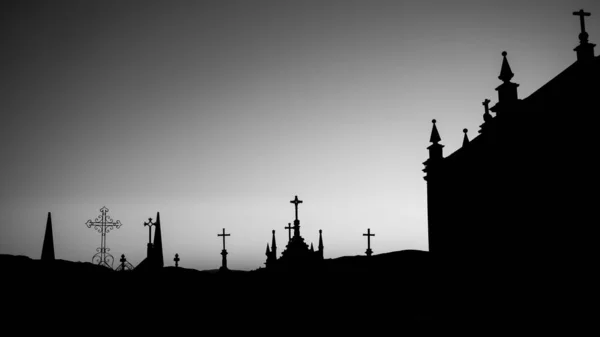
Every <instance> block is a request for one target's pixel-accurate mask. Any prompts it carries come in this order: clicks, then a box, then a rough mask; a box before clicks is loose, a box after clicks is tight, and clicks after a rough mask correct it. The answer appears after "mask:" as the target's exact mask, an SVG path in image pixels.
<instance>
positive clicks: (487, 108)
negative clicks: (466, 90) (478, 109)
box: [481, 98, 491, 114]
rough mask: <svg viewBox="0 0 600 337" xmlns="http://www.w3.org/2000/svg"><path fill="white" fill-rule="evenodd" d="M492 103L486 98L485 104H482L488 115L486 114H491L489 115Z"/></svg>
mask: <svg viewBox="0 0 600 337" xmlns="http://www.w3.org/2000/svg"><path fill="white" fill-rule="evenodd" d="M490 102H491V101H490V100H489V99H487V98H486V99H485V100H484V101H483V103H481V104H483V106H484V107H485V113H486V114H489V113H490Z"/></svg>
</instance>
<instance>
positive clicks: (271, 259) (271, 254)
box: [265, 230, 277, 267]
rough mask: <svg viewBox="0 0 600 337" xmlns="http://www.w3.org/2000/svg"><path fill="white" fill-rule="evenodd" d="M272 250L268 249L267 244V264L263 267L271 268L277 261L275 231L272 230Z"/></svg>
mask: <svg viewBox="0 0 600 337" xmlns="http://www.w3.org/2000/svg"><path fill="white" fill-rule="evenodd" d="M271 244H272V249H269V244H268V243H267V252H266V255H267V262H265V265H266V266H267V267H269V266H272V265H273V263H275V261H277V243H276V242H275V230H273V239H272V241H271Z"/></svg>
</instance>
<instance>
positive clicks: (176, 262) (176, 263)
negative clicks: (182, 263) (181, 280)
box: [173, 254, 179, 268]
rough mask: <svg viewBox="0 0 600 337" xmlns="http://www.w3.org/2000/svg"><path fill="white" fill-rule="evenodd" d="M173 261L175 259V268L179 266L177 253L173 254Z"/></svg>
mask: <svg viewBox="0 0 600 337" xmlns="http://www.w3.org/2000/svg"><path fill="white" fill-rule="evenodd" d="M173 261H175V268H177V267H179V254H175V258H174V259H173Z"/></svg>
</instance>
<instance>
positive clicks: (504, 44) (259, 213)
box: [0, 0, 600, 270]
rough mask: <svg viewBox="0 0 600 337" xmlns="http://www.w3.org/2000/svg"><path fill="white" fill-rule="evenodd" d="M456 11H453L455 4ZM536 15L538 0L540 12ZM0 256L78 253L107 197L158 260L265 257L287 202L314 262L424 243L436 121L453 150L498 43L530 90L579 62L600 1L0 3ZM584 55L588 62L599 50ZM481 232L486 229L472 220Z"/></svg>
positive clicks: (131, 235)
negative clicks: (321, 255)
mask: <svg viewBox="0 0 600 337" xmlns="http://www.w3.org/2000/svg"><path fill="white" fill-rule="evenodd" d="M450 3H451V4H450ZM540 4H543V5H540ZM0 6H1V7H0V16H1V21H0V42H1V52H0V70H1V71H0V114H1V116H2V119H1V121H0V158H1V164H0V167H1V172H2V174H1V175H0V186H1V187H2V188H1V189H0V216H1V219H0V223H1V225H0V253H1V254H14V255H26V256H29V257H32V258H36V259H38V258H39V257H40V255H41V249H42V241H43V236H44V226H45V221H46V214H47V212H49V211H50V212H52V218H53V224H54V241H55V251H56V257H57V258H59V259H65V260H71V261H91V258H92V255H93V254H94V253H95V249H96V248H97V247H98V246H99V244H100V235H99V234H98V233H97V232H95V231H94V230H93V229H89V228H87V227H86V226H85V222H86V221H87V220H88V219H92V220H93V219H94V218H95V217H96V216H97V215H99V209H100V208H101V207H102V206H106V207H108V208H109V209H110V212H109V215H112V217H113V218H114V219H119V220H121V222H122V223H123V226H122V227H121V228H120V229H118V230H114V231H112V232H111V233H109V234H108V239H107V242H108V247H109V248H111V252H112V253H113V255H114V256H115V257H116V256H120V254H123V253H124V254H126V256H127V257H128V260H129V261H130V262H131V263H133V264H134V265H136V264H137V263H139V262H140V261H141V260H142V259H143V258H144V257H145V254H146V243H147V236H148V232H147V228H145V227H143V223H144V221H146V220H147V218H148V217H152V218H154V217H155V215H156V212H157V211H160V212H161V220H162V224H163V229H162V232H163V242H164V254H165V264H166V265H173V261H172V259H173V255H174V254H175V253H179V255H180V257H181V262H180V264H181V266H184V267H188V268H196V269H213V268H218V267H219V266H220V263H221V256H220V254H219V253H220V249H221V240H220V238H217V233H219V232H220V231H221V229H222V228H226V230H227V231H228V232H229V233H231V237H229V238H228V251H229V255H228V264H229V267H230V268H232V269H245V270H250V269H256V268H258V267H260V266H264V262H265V258H266V257H265V255H264V251H265V247H266V244H267V242H270V239H271V230H272V229H275V230H276V231H277V240H278V244H279V252H281V251H282V250H283V247H284V246H285V244H286V243H287V232H286V231H285V230H284V227H285V226H286V225H287V223H288V222H292V221H293V217H294V209H293V205H291V204H290V203H289V201H290V200H292V199H293V197H294V195H298V196H299V198H300V199H301V200H303V201H304V203H303V204H302V205H300V212H299V213H300V220H301V234H302V236H303V237H304V238H305V240H306V241H307V242H308V243H309V244H310V243H311V242H313V243H315V245H316V244H317V242H318V230H319V229H322V230H323V238H324V242H325V257H326V258H335V257H339V256H344V255H358V254H364V251H365V250H366V238H364V237H363V236H362V235H361V234H362V233H365V232H366V230H367V228H371V231H372V232H374V233H375V234H376V236H375V237H374V238H373V239H372V248H373V250H374V252H375V254H378V253H384V252H390V251H397V250H404V249H419V250H427V249H428V244H427V211H426V210H427V203H426V183H425V181H424V180H423V172H422V169H423V164H422V163H423V162H424V161H425V160H426V159H427V156H428V153H427V150H426V147H427V146H428V145H429V143H428V140H429V135H430V131H431V119H433V118H435V119H437V120H438V124H437V125H438V129H439V131H440V133H441V136H442V143H443V144H444V145H445V148H444V154H445V155H448V154H450V153H451V152H453V151H454V150H456V149H457V148H458V147H459V146H460V144H461V143H462V135H463V134H462V129H463V128H468V129H469V130H470V132H469V136H470V137H471V138H473V137H475V135H477V131H478V129H479V125H480V124H481V123H482V122H483V119H482V114H483V107H482V105H481V102H482V101H483V100H484V99H485V98H489V99H491V100H492V103H491V104H492V105H493V104H494V103H495V102H496V101H497V94H496V91H494V88H495V87H496V86H498V85H499V84H500V81H499V80H498V78H497V77H498V74H499V71H500V64H501V61H502V56H501V52H502V51H504V50H506V51H507V52H508V59H509V62H510V65H511V67H512V70H513V72H514V73H515V77H514V78H513V82H516V83H519V84H520V87H519V97H521V98H525V97H526V96H528V95H529V94H531V93H532V92H534V91H535V90H536V89H537V88H539V87H540V86H541V85H543V84H544V83H546V82H547V81H549V80H550V79H551V78H553V77H554V76H556V75H557V74H558V73H559V72H561V71H562V70H563V69H565V68H566V67H568V66H569V65H570V64H571V63H573V62H574V61H575V59H576V55H575V52H574V51H573V48H574V47H575V46H576V45H577V43H578V38H577V35H578V34H579V19H578V18H577V17H575V16H573V15H572V14H571V13H572V12H573V11H577V10H579V9H580V8H583V9H585V10H586V11H589V12H591V13H592V16H591V17H589V18H588V19H587V23H586V28H587V31H588V32H589V33H590V41H591V42H595V43H597V44H598V43H600V1H597V0H590V1H579V0H565V1H543V2H539V1H529V2H527V1H523V0H513V1H506V0H504V1H423V0H420V1H399V0H396V1H373V0H369V1H366V0H365V1H350V0H344V1H304V0H303V1H293V2H292V1H173V0H169V1H162V2H158V1H155V2H151V1H135V2H134V1H105V0H103V1H3V2H2V4H1V5H0ZM599 50H600V49H599V48H596V54H598V53H599ZM482 225H484V224H482Z"/></svg>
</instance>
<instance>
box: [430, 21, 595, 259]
mask: <svg viewBox="0 0 600 337" xmlns="http://www.w3.org/2000/svg"><path fill="white" fill-rule="evenodd" d="M573 14H574V15H576V16H579V19H580V28H581V33H580V34H579V45H578V46H577V47H576V48H575V49H574V50H575V52H576V60H575V62H574V63H573V64H571V65H570V66H568V67H567V68H566V69H565V70H564V71H563V72H561V73H560V74H558V75H557V76H556V77H554V78H553V79H552V80H550V81H549V82H548V83H546V84H545V85H543V86H542V87H541V88H539V89H538V90H537V91H535V92H534V93H533V94H531V95H530V96H528V97H526V98H523V99H521V98H519V97H518V86H519V85H518V84H516V83H513V82H512V81H511V80H512V79H513V77H514V73H513V71H512V69H511V67H510V65H509V62H508V57H507V55H508V54H507V53H506V52H503V53H502V57H503V59H502V64H501V67H500V75H499V76H498V78H499V79H500V81H501V82H502V83H501V84H500V85H499V86H498V87H497V88H496V91H497V92H498V100H497V102H496V104H495V105H493V107H491V108H490V107H489V103H490V100H488V99H486V100H485V101H484V102H483V105H484V113H483V124H482V125H481V127H480V130H479V134H478V135H477V136H476V137H475V138H473V139H472V140H469V138H468V136H467V130H466V129H465V130H463V132H464V133H465V134H464V139H463V144H462V147H461V148H460V149H458V150H456V151H455V152H454V153H452V154H450V155H448V156H446V157H444V155H443V147H444V145H442V144H441V141H442V138H441V136H440V132H439V131H438V126H441V125H440V124H436V120H433V128H432V131H431V138H430V142H431V145H430V146H429V147H428V150H429V158H428V159H427V161H425V162H424V165H425V169H424V170H423V171H424V172H425V174H426V175H425V178H424V179H425V180H426V181H427V214H428V232H429V251H430V252H431V253H432V254H435V255H438V256H444V257H450V258H459V257H460V258H461V259H463V258H464V259H466V260H467V261H474V262H478V263H479V262H481V263H488V262H502V263H504V262H509V263H511V264H514V263H518V264H521V265H523V266H531V265H534V264H535V265H539V263H544V262H543V261H546V262H548V263H550V264H558V263H574V262H575V261H581V259H579V257H582V258H583V257H585V256H591V255H590V254H588V253H591V252H592V249H593V247H594V246H595V244H594V243H593V242H592V241H591V235H590V233H591V232H590V230H591V228H590V226H592V223H595V221H597V220H595V217H594V215H595V211H594V209H595V205H594V204H593V200H594V198H593V195H595V193H596V192H597V190H598V189H597V188H598V178H597V165H596V164H595V161H596V154H597V152H598V149H597V145H596V142H597V139H596V137H595V135H596V134H597V131H596V123H595V122H596V119H597V112H598V111H599V110H598V95H599V94H600V57H597V56H595V55H594V46H595V45H594V44H592V43H590V42H589V41H588V33H587V32H586V31H585V22H584V19H585V17H586V16H589V15H590V14H589V13H586V12H584V11H583V10H580V11H578V12H575V13H573ZM541 57H543V55H541ZM513 62H514V60H513ZM514 64H515V63H513V65H514ZM519 66H523V65H519ZM517 73H518V72H517ZM492 113H494V114H495V116H492ZM440 129H441V128H440ZM574 256H577V257H578V258H577V259H573V257H574Z"/></svg>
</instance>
